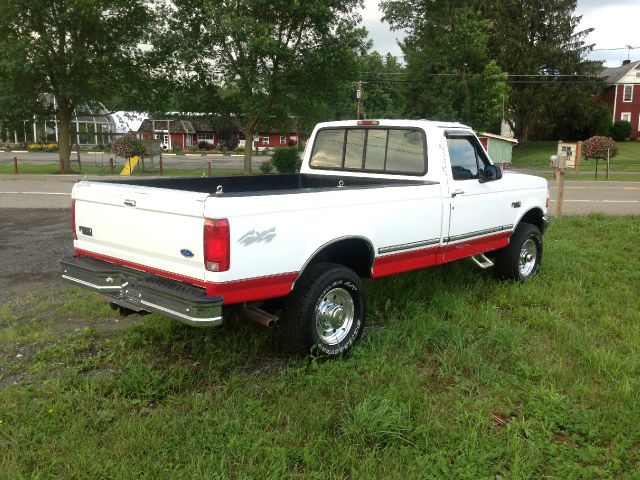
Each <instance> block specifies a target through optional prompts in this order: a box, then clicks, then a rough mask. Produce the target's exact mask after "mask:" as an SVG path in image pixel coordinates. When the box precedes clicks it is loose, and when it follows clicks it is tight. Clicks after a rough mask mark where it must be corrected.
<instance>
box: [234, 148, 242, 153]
mask: <svg viewBox="0 0 640 480" xmlns="http://www.w3.org/2000/svg"><path fill="white" fill-rule="evenodd" d="M234 152H236V153H244V147H238V148H236V149H235V150H234Z"/></svg>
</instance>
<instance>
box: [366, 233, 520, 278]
mask: <svg viewBox="0 0 640 480" xmlns="http://www.w3.org/2000/svg"><path fill="white" fill-rule="evenodd" d="M511 233H512V232H511V231H509V232H502V233H498V234H495V235H489V236H486V237H481V238H474V239H471V240H466V241H462V242H458V243H454V244H451V245H438V246H436V247H429V248H422V249H419V250H411V251H409V252H402V253H395V254H392V255H384V256H382V257H377V258H376V259H375V261H374V262H373V270H372V273H371V276H372V277H373V278H378V277H384V276H387V275H393V274H395V273H402V272H408V271H410V270H417V269H419V268H425V267H431V266H433V265H440V264H442V263H447V262H452V261H454V260H458V259H460V258H465V257H470V256H471V255H476V254H478V253H483V252H489V251H491V250H496V249H498V248H502V247H506V246H507V245H508V244H509V237H510V236H511Z"/></svg>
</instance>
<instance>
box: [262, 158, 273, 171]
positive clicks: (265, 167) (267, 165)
mask: <svg viewBox="0 0 640 480" xmlns="http://www.w3.org/2000/svg"><path fill="white" fill-rule="evenodd" d="M260 171H261V172H262V173H271V172H272V171H273V163H271V162H270V161H269V160H265V161H264V162H262V163H261V164H260Z"/></svg>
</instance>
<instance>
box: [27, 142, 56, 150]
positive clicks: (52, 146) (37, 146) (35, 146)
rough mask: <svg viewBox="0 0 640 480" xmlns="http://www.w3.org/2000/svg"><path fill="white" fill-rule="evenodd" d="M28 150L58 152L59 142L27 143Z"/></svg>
mask: <svg viewBox="0 0 640 480" xmlns="http://www.w3.org/2000/svg"><path fill="white" fill-rule="evenodd" d="M27 150H28V151H30V152H57V151H58V144H57V143H30V144H28V145H27Z"/></svg>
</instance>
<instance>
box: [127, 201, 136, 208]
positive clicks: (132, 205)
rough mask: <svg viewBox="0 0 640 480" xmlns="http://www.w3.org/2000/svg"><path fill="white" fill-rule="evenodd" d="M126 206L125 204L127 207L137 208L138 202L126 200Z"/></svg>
mask: <svg viewBox="0 0 640 480" xmlns="http://www.w3.org/2000/svg"><path fill="white" fill-rule="evenodd" d="M124 204H125V205H126V206H127V207H135V206H136V201H135V200H125V201H124Z"/></svg>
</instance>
